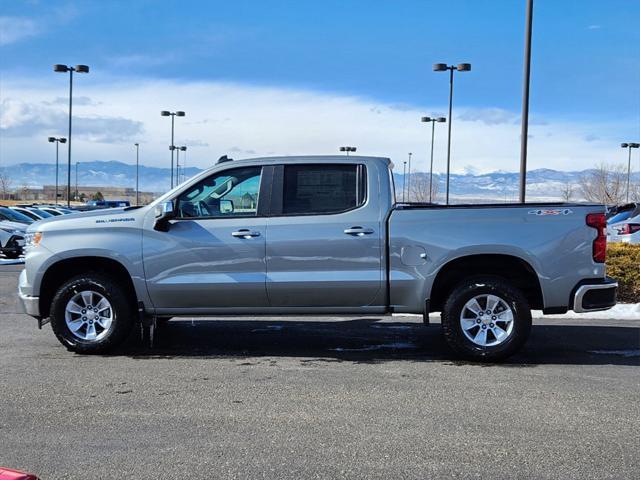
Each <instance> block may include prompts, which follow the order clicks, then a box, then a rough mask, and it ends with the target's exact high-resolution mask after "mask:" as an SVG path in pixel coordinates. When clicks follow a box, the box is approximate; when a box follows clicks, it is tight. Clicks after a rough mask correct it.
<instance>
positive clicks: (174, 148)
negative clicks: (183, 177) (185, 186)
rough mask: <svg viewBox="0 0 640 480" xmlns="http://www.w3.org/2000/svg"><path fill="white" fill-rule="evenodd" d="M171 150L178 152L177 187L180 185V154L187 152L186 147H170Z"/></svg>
mask: <svg viewBox="0 0 640 480" xmlns="http://www.w3.org/2000/svg"><path fill="white" fill-rule="evenodd" d="M169 148H170V149H171V150H175V151H176V185H179V184H180V152H186V151H187V147H186V145H182V146H181V147H176V146H171V147H169Z"/></svg>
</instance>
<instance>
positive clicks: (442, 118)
mask: <svg viewBox="0 0 640 480" xmlns="http://www.w3.org/2000/svg"><path fill="white" fill-rule="evenodd" d="M446 121H447V119H446V118H445V117H438V118H436V122H439V123H444V122H446Z"/></svg>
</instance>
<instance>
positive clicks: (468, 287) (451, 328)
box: [441, 276, 531, 362]
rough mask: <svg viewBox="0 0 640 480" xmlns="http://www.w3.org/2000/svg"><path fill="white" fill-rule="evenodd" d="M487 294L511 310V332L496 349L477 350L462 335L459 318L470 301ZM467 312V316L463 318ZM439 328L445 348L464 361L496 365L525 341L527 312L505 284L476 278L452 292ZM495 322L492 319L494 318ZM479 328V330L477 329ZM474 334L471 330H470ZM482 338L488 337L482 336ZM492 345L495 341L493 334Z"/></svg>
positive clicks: (525, 304) (528, 323) (517, 294)
mask: <svg viewBox="0 0 640 480" xmlns="http://www.w3.org/2000/svg"><path fill="white" fill-rule="evenodd" d="M482 294H491V295H495V296H497V297H500V298H501V299H502V300H504V302H505V303H506V305H507V306H508V307H509V308H510V309H511V311H512V314H513V329H512V330H511V333H510V334H509V336H508V337H507V338H506V339H505V340H504V341H502V343H499V344H497V345H493V346H481V345H478V344H476V343H474V342H473V341H472V340H470V339H469V338H467V336H466V335H465V334H464V332H463V329H462V325H461V321H460V316H461V314H462V312H463V308H464V307H465V304H466V303H467V302H468V301H470V300H471V299H473V298H474V297H476V296H478V295H482ZM468 314H469V312H467V315H468ZM441 318H442V328H443V331H444V336H445V339H446V340H447V343H448V344H449V346H450V347H451V348H452V349H453V351H454V352H456V353H457V354H458V355H460V356H462V357H463V358H465V359H467V360H474V361H481V362H496V361H500V360H504V359H505V358H507V357H509V356H511V355H513V354H514V353H516V352H517V351H518V350H520V348H522V346H523V345H524V343H525V342H526V341H527V338H529V333H530V332H531V310H530V308H529V303H528V302H527V299H526V298H525V297H524V295H523V294H522V292H521V291H520V290H518V289H517V288H515V287H513V286H512V285H511V284H509V282H508V281H507V280H505V279H504V278H502V277H497V276H478V277H471V278H468V279H465V280H464V281H462V282H460V283H459V284H458V285H456V287H455V288H454V289H453V290H452V292H451V294H450V295H449V297H448V298H447V300H446V302H445V304H444V308H443V309H442V317H441ZM494 318H495V317H494ZM478 328H480V327H478ZM471 333H472V334H473V333H474V330H471ZM484 335H489V334H488V333H485V334H484ZM491 337H492V338H493V339H494V341H497V338H496V336H495V335H493V333H492V334H491Z"/></svg>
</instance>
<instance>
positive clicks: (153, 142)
mask: <svg viewBox="0 0 640 480" xmlns="http://www.w3.org/2000/svg"><path fill="white" fill-rule="evenodd" d="M101 82H104V83H99V84H98V83H93V82H92V83H89V82H85V83H83V84H82V85H81V86H79V87H78V88H79V91H78V95H79V96H80V95H82V96H86V97H88V98H90V99H91V101H90V102H84V105H77V106H76V105H74V131H76V132H78V134H79V135H78V137H75V136H74V158H75V159H77V160H78V161H88V160H122V161H127V160H132V161H133V159H134V158H135V157H134V156H133V155H134V154H133V147H132V145H130V144H133V143H134V142H139V143H141V145H142V147H141V159H142V161H143V162H144V163H146V164H149V165H155V166H166V165H168V162H169V158H170V156H169V151H168V149H167V146H168V144H169V142H170V129H171V122H170V120H169V119H168V118H166V117H161V116H160V110H165V109H166V110H172V111H175V110H178V109H179V110H184V111H186V112H187V116H186V117H185V118H180V117H178V118H176V119H175V142H176V144H177V145H182V144H187V145H189V143H190V142H191V143H193V146H196V145H198V148H194V149H189V164H190V165H192V166H198V167H206V166H209V165H211V164H212V163H213V162H215V160H216V159H217V158H218V157H220V155H223V154H230V156H233V157H234V158H240V157H241V156H260V155H273V154H277V155H290V154H291V155H292V154H335V153H338V147H339V146H340V145H355V146H357V147H358V153H359V154H362V155H379V156H387V157H390V158H392V159H395V161H396V162H397V163H399V164H401V162H402V160H403V159H405V158H406V155H407V152H413V154H414V155H413V158H414V161H413V162H414V163H413V165H414V166H415V167H414V168H415V169H416V170H422V171H425V170H426V169H427V158H428V151H429V141H430V128H428V127H427V126H425V124H422V123H420V117H421V116H422V114H423V113H424V112H432V111H433V112H441V111H442V108H441V106H435V105H431V106H429V105H419V106H407V105H403V106H401V107H398V106H395V105H392V104H387V103H383V102H379V101H375V100H372V99H368V98H362V97H357V96H349V95H340V94H331V93H321V92H314V91H308V90H300V89H289V88H275V87H260V86H252V85H242V84H231V83H221V82H192V83H179V82H175V81H157V80H145V79H138V80H135V81H126V80H123V79H121V78H115V79H109V80H108V81H107V80H101ZM57 88H59V87H56V89H57ZM3 90H4V91H3V97H4V99H5V101H4V103H3V107H2V111H1V112H0V127H2V128H3V129H5V130H6V129H13V133H12V134H11V136H9V135H6V134H5V135H3V138H2V141H1V142H0V159H1V160H0V161H1V162H2V163H3V164H5V165H6V164H11V163H18V162H21V161H49V160H50V159H51V157H52V154H51V149H50V148H49V145H48V144H47V143H46V135H49V134H64V133H65V132H66V117H65V113H66V109H65V108H64V105H58V106H50V108H52V109H54V108H55V110H53V111H54V112H55V115H53V114H52V113H51V111H49V110H41V109H42V108H43V105H45V103H44V102H52V101H55V99H56V97H58V96H59V95H61V93H63V92H60V91H52V88H51V85H34V84H30V83H29V82H27V81H18V80H17V79H14V80H13V81H11V82H7V81H5V84H4V86H3ZM8 99H10V102H9V103H8V104H7V103H6V102H7V100H8ZM482 112H483V113H484V114H487V113H489V117H488V118H489V120H490V121H487V118H480V117H478V110H477V109H465V108H463V107H457V108H456V109H455V111H454V115H455V118H454V123H453V136H452V170H453V171H454V172H458V173H463V172H464V171H465V170H466V171H469V169H470V168H471V169H473V170H475V171H477V172H479V173H482V172H488V171H495V170H506V171H516V170H517V169H518V167H519V149H520V144H519V138H520V125H519V115H518V113H517V112H509V111H504V110H500V109H485V110H483V111H482ZM546 120H547V123H546V124H532V125H531V126H530V133H531V135H532V138H531V140H530V142H529V146H530V153H529V168H531V169H534V168H543V167H546V168H554V169H564V170H582V169H585V168H589V167H592V166H594V165H595V164H597V163H599V162H602V161H615V160H616V159H617V158H618V157H619V155H618V153H619V152H618V150H619V147H618V148H616V147H617V145H618V144H617V143H616V141H617V140H616V137H615V131H616V129H617V128H618V127H619V126H618V125H616V124H613V123H611V124H609V125H606V126H603V125H601V124H600V123H595V122H594V123H593V124H590V123H588V122H582V123H581V122H575V121H573V122H569V121H563V120H560V119H552V118H549V116H546ZM42 125H44V126H46V128H47V129H49V130H47V131H46V133H45V131H44V128H38V126H40V127H42ZM18 127H20V128H22V130H19V128H18ZM446 131H447V128H446V124H438V125H436V145H435V164H436V167H435V168H436V170H439V171H442V170H444V168H445V158H446ZM594 132H597V134H598V136H597V138H596V137H595V136H594ZM81 134H83V135H81ZM20 137H22V138H20ZM25 139H28V141H25ZM614 140H616V141H614ZM96 141H103V142H106V141H110V142H114V143H111V144H105V143H102V144H98V143H95V142H96ZM118 142H120V143H118ZM123 142H124V143H123Z"/></svg>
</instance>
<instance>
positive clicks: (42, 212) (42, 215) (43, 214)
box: [30, 208, 53, 218]
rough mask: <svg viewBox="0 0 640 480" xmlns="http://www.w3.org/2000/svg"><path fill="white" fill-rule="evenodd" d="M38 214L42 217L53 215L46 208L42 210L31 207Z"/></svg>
mask: <svg viewBox="0 0 640 480" xmlns="http://www.w3.org/2000/svg"><path fill="white" fill-rule="evenodd" d="M30 210H31V211H32V212H33V213H35V214H36V215H40V216H41V217H42V218H49V217H53V215H51V214H50V213H47V212H45V211H44V210H40V209H39V208H31V209H30Z"/></svg>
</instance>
